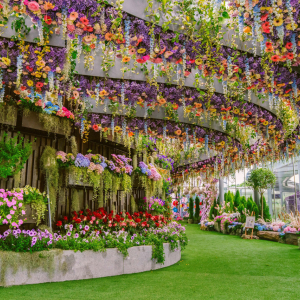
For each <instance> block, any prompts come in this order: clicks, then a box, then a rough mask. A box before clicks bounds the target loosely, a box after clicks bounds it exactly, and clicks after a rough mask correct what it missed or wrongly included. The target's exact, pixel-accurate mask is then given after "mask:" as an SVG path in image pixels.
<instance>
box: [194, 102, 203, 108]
mask: <svg viewBox="0 0 300 300" xmlns="http://www.w3.org/2000/svg"><path fill="white" fill-rule="evenodd" d="M194 105H195V107H196V108H200V107H202V103H197V102H196V103H194Z"/></svg>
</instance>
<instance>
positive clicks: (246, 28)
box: [243, 26, 251, 33]
mask: <svg viewBox="0 0 300 300" xmlns="http://www.w3.org/2000/svg"><path fill="white" fill-rule="evenodd" d="M243 31H244V33H250V32H251V28H250V27H249V26H246V27H244V29H243Z"/></svg>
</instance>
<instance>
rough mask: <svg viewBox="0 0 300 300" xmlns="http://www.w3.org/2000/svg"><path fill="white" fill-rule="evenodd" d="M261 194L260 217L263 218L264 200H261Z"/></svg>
mask: <svg viewBox="0 0 300 300" xmlns="http://www.w3.org/2000/svg"><path fill="white" fill-rule="evenodd" d="M263 194H264V193H261V198H260V199H261V218H262V219H264V200H263Z"/></svg>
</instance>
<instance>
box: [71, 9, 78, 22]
mask: <svg viewBox="0 0 300 300" xmlns="http://www.w3.org/2000/svg"><path fill="white" fill-rule="evenodd" d="M77 18H78V13H77V12H76V11H73V12H71V13H70V16H69V19H70V20H72V21H75V20H76V19H77Z"/></svg>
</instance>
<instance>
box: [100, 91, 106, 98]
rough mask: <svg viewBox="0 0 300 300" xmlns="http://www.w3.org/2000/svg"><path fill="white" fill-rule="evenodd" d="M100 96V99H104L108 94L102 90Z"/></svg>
mask: <svg viewBox="0 0 300 300" xmlns="http://www.w3.org/2000/svg"><path fill="white" fill-rule="evenodd" d="M99 95H100V97H104V96H107V95H108V92H107V91H106V90H102V91H100V93H99Z"/></svg>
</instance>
